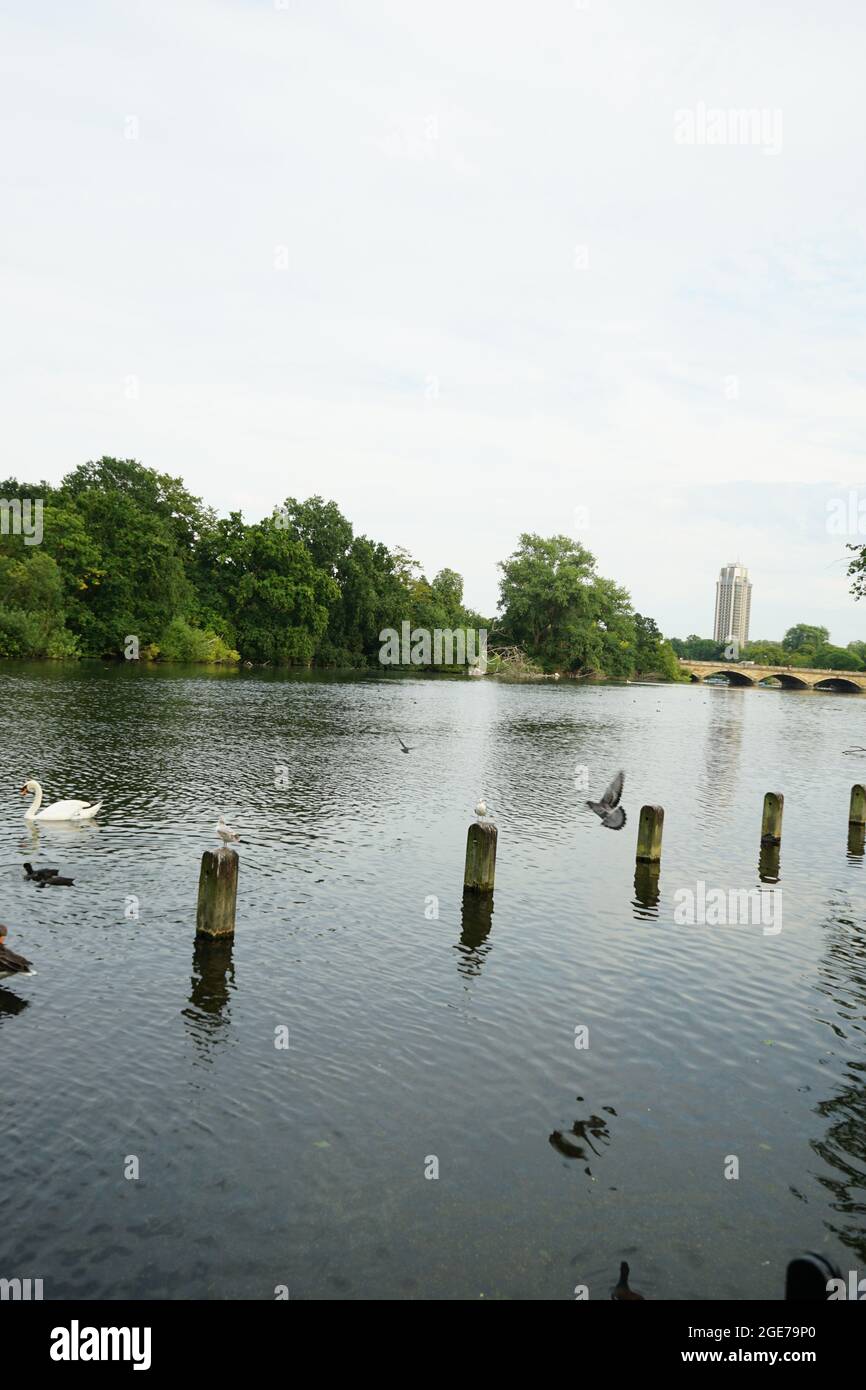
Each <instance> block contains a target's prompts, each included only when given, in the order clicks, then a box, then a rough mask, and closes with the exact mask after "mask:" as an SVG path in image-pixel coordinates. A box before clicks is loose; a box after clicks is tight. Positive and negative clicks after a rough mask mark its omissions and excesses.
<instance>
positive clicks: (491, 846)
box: [463, 821, 498, 893]
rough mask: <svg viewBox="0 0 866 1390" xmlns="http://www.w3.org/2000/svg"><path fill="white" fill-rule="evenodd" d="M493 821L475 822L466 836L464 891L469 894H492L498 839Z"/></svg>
mask: <svg viewBox="0 0 866 1390" xmlns="http://www.w3.org/2000/svg"><path fill="white" fill-rule="evenodd" d="M497 834H498V831H497V829H496V826H495V825H494V824H493V822H492V821H473V822H472V824H471V825H470V827H469V831H468V833H467V836H466V867H465V869H464V870H463V890H464V892H469V893H492V892H493V882H494V879H495V878H496V837H497Z"/></svg>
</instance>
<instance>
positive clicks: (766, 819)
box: [761, 792, 785, 845]
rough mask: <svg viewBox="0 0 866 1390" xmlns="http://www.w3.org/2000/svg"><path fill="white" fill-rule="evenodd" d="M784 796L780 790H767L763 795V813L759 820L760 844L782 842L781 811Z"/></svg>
mask: <svg viewBox="0 0 866 1390" xmlns="http://www.w3.org/2000/svg"><path fill="white" fill-rule="evenodd" d="M784 809H785V798H784V796H783V795H782V793H781V792H767V794H766V796H765V797H764V815H763V818H762V820H761V844H762V845H780V844H781V843H782V812H783V811H784Z"/></svg>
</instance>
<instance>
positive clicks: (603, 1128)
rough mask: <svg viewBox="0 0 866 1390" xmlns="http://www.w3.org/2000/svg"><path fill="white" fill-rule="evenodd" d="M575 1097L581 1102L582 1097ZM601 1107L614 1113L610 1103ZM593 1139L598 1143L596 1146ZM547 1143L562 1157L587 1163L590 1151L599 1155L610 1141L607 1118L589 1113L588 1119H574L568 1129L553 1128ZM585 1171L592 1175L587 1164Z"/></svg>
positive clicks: (596, 1155) (608, 1112)
mask: <svg viewBox="0 0 866 1390" xmlns="http://www.w3.org/2000/svg"><path fill="white" fill-rule="evenodd" d="M577 1099H578V1101H581V1102H582V1100H583V1097H582V1096H578V1097H577ZM601 1108H602V1110H604V1111H606V1113H607V1114H608V1115H616V1111H615V1110H614V1108H613V1106H611V1105H603V1106H602V1107H601ZM593 1140H595V1141H596V1143H597V1144H598V1145H599V1147H598V1148H596V1145H595V1143H593ZM548 1143H549V1144H550V1145H551V1147H552V1148H554V1149H556V1152H557V1153H559V1154H562V1156H563V1158H579V1159H581V1160H582V1161H583V1162H584V1163H586V1164H588V1163H589V1155H590V1153H593V1154H594V1155H595V1157H596V1158H600V1157H601V1153H602V1149H604V1148H606V1147H607V1145H608V1144H609V1143H610V1130H609V1129H608V1127H607V1120H605V1119H604V1118H603V1117H602V1116H601V1115H590V1117H589V1119H588V1120H575V1122H574V1124H573V1125H572V1126H571V1129H570V1130H562V1129H555V1130H554V1131H553V1133H552V1134H551V1135H549V1136H548ZM586 1172H587V1173H588V1175H589V1176H590V1177H592V1173H591V1171H590V1169H589V1167H588V1166H587V1169H586Z"/></svg>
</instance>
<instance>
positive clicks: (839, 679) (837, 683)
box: [812, 676, 863, 694]
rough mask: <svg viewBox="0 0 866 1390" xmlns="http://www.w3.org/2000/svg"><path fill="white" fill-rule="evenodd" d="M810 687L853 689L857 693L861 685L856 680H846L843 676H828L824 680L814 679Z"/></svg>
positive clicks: (839, 689)
mask: <svg viewBox="0 0 866 1390" xmlns="http://www.w3.org/2000/svg"><path fill="white" fill-rule="evenodd" d="M812 689H813V690H837V691H854V692H855V694H859V693H860V692H861V691H862V689H863V687H862V685H858V683H857V682H856V681H853V680H848V679H847V678H846V677H845V676H828V677H827V679H826V680H822V681H816V682H815V684H814V685H813V687H812Z"/></svg>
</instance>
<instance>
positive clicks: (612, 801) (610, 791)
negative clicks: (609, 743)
mask: <svg viewBox="0 0 866 1390" xmlns="http://www.w3.org/2000/svg"><path fill="white" fill-rule="evenodd" d="M624 782H625V773H624V772H618V773H617V774H616V776H615V777H614V779H613V781H612V782H611V784H610V786H609V787H607V788H606V790H605V793H604V796H603V797H602V798H601V801H588V802H587V803H586V804H587V806H588V807H589V809H590V810H591V811H595V814H596V815H597V816H600V817H601V823H602V825H603V826H604V828H605V830H622V828H623V826H624V825H625V811H624V810H623V808H622V807H621V806H620V804H619V799H620V797H621V796H622V787H623V783H624Z"/></svg>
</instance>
